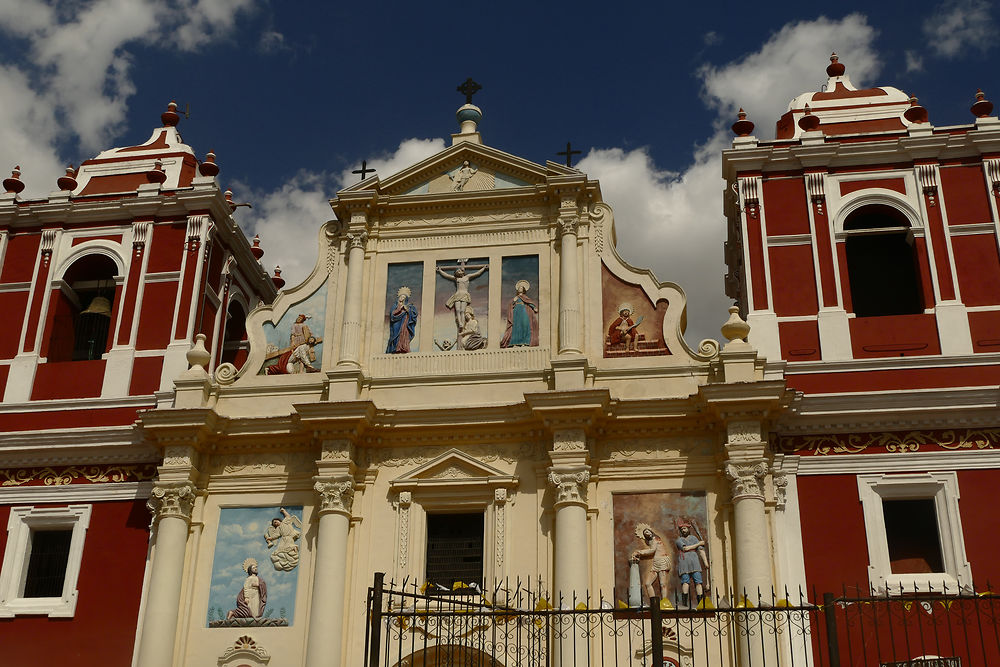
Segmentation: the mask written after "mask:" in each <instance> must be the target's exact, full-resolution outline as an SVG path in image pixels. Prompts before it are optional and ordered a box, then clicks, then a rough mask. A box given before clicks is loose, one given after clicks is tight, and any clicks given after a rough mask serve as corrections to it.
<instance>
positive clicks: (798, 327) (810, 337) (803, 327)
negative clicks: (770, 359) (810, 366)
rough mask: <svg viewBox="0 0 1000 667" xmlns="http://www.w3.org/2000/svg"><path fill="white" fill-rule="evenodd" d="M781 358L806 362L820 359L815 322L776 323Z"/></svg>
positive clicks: (817, 330) (817, 329) (817, 328)
mask: <svg viewBox="0 0 1000 667" xmlns="http://www.w3.org/2000/svg"><path fill="white" fill-rule="evenodd" d="M778 338H779V339H780V340H781V358H782V359H786V360H788V361H806V360H811V359H819V358H820V356H821V355H820V348H819V325H818V324H817V323H816V322H778Z"/></svg>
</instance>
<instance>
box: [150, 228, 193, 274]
mask: <svg viewBox="0 0 1000 667" xmlns="http://www.w3.org/2000/svg"><path fill="white" fill-rule="evenodd" d="M186 233H187V223H186V222H184V221H181V222H175V223H170V224H164V223H158V224H155V225H153V239H152V243H151V244H150V247H149V250H148V251H149V252H151V253H152V254H150V256H149V263H148V264H147V265H146V271H147V273H160V272H162V271H177V270H178V269H180V268H181V257H183V256H184V241H185V239H184V235H185V234H186Z"/></svg>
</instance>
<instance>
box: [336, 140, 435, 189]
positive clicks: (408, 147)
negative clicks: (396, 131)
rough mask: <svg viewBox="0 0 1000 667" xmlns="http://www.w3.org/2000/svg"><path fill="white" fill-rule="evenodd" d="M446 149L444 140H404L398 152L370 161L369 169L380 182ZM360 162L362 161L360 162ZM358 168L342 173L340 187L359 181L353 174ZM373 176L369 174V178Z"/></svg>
mask: <svg viewBox="0 0 1000 667" xmlns="http://www.w3.org/2000/svg"><path fill="white" fill-rule="evenodd" d="M444 149H445V144H444V139H417V138H413V139H404V140H403V141H401V142H399V146H398V147H397V148H396V150H394V151H391V152H387V153H384V154H382V155H377V156H375V158H374V159H369V160H368V168H369V169H375V170H376V171H375V173H376V174H377V175H378V177H379V180H383V181H384V180H385V179H387V178H389V177H390V176H392V175H393V174H396V173H397V172H400V171H402V170H403V169H406V168H407V167H409V166H412V165H414V164H416V163H417V162H420V161H421V160H423V159H424V158H428V157H430V156H431V155H434V154H435V153H439V152H441V151H443V150H444ZM359 162H360V160H359ZM354 169H357V167H353V166H352V167H348V168H347V169H344V170H343V171H342V172H340V186H341V187H346V186H347V185H350V184H352V183H356V182H357V181H358V178H359V176H358V174H355V173H352V172H353V170H354ZM370 176H371V175H370V174H369V177H370Z"/></svg>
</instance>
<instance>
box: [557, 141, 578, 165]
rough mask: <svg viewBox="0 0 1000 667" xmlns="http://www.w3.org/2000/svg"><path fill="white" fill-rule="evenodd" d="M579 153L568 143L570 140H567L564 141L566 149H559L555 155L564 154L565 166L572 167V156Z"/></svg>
mask: <svg viewBox="0 0 1000 667" xmlns="http://www.w3.org/2000/svg"><path fill="white" fill-rule="evenodd" d="M579 154H580V151H575V150H573V145H572V144H570V142H568V141H567V142H566V150H564V151H559V152H558V153H556V155H565V156H566V166H567V167H572V166H573V156H574V155H579Z"/></svg>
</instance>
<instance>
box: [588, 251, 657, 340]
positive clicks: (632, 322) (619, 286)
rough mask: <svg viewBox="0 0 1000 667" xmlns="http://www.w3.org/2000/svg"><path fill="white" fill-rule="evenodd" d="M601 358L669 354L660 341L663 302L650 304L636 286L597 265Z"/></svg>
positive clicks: (644, 294)
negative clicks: (600, 307) (601, 344)
mask: <svg viewBox="0 0 1000 667" xmlns="http://www.w3.org/2000/svg"><path fill="white" fill-rule="evenodd" d="M601 292H602V302H603V317H604V326H605V327H606V328H607V332H606V335H605V337H604V356H605V358H614V357H646V356H653V355H663V354H670V350H669V349H667V344H666V341H664V340H663V318H664V316H665V315H666V314H667V301H666V300H665V299H661V300H660V301H658V302H656V304H653V303H652V302H651V301H650V300H649V299H648V298H647V297H646V293H645V292H644V291H643V290H642V288H641V287H639V286H638V285H630V284H629V283H626V282H625V281H623V280H621V279H620V278H618V277H617V276H615V275H614V274H613V273H611V272H610V271H608V269H607V267H606V266H604V265H603V264H602V265H601Z"/></svg>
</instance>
